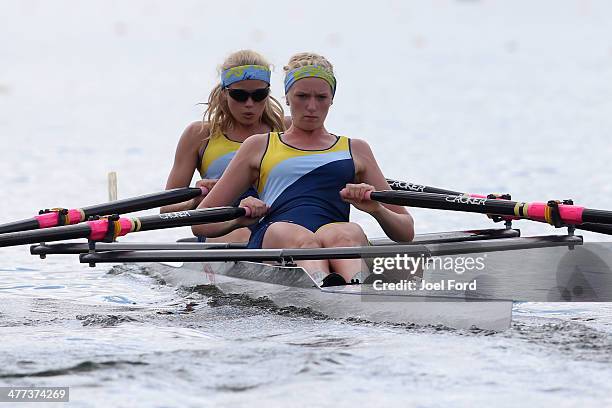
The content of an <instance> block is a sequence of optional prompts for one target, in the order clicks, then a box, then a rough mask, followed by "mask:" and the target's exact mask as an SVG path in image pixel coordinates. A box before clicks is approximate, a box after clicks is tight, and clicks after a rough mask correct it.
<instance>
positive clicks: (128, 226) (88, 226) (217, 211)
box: [0, 207, 249, 247]
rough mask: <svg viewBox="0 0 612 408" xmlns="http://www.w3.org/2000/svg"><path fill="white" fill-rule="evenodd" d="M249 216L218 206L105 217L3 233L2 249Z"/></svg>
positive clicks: (246, 211)
mask: <svg viewBox="0 0 612 408" xmlns="http://www.w3.org/2000/svg"><path fill="white" fill-rule="evenodd" d="M248 215H249V209H248V208H242V207H218V208H207V209H203V210H191V211H179V212H175V213H165V214H155V215H149V216H144V217H134V218H119V219H117V220H110V219H107V218H104V219H100V220H95V221H87V222H84V223H81V224H76V225H64V226H60V227H51V228H45V229H41V230H34V231H18V232H9V233H6V234H0V247H6V246H15V245H26V244H35V243H39V242H53V241H61V240H65V239H75V238H88V239H90V240H93V241H101V240H105V239H112V238H116V237H120V236H124V235H126V234H129V233H130V232H137V231H151V230H156V229H162V228H174V227H183V226H189V225H196V224H208V223H213V222H222V221H229V220H233V219H236V218H240V217H243V216H248ZM111 227H112V228H113V230H111V231H110V232H109V228H111Z"/></svg>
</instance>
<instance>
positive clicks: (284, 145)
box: [192, 53, 414, 284]
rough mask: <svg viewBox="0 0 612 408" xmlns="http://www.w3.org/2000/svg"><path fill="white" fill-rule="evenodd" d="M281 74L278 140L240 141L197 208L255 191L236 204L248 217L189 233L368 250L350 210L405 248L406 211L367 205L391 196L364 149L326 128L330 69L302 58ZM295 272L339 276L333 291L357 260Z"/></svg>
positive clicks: (263, 243) (408, 233)
mask: <svg viewBox="0 0 612 408" xmlns="http://www.w3.org/2000/svg"><path fill="white" fill-rule="evenodd" d="M284 70H285V73H286V76H285V95H286V98H287V105H289V107H290V108H291V118H292V125H291V127H290V128H289V130H287V131H286V132H284V133H279V132H270V133H265V134H258V135H254V136H251V137H250V138H249V139H248V140H246V141H245V142H244V143H243V145H242V146H241V148H240V149H239V150H238V153H237V154H236V156H235V157H234V159H233V160H232V162H231V163H230V165H229V166H228V168H227V170H226V172H225V173H224V175H223V177H221V179H220V180H219V182H218V183H217V185H216V186H215V188H214V189H213V190H212V191H211V193H210V194H208V196H206V197H205V198H204V200H203V201H202V203H201V204H200V206H199V207H200V208H206V207H217V206H223V205H228V204H230V203H232V202H234V201H235V200H236V199H237V198H238V197H239V196H240V193H241V192H242V191H244V190H245V189H247V188H249V187H250V186H256V188H257V192H258V194H259V199H258V198H255V197H247V198H244V199H243V200H242V201H241V202H240V206H243V207H248V208H249V209H250V210H251V214H250V217H242V218H239V219H237V220H234V221H231V222H228V223H223V224H207V225H198V226H194V227H192V229H193V231H194V233H196V234H202V233H203V234H206V235H207V236H215V235H220V234H225V233H227V231H228V230H229V229H231V228H241V227H244V226H247V225H253V227H252V234H251V237H250V240H249V247H251V248H319V247H340V246H358V245H367V244H368V241H367V238H366V235H365V233H364V232H363V230H362V229H361V227H360V226H359V225H357V224H355V223H352V222H349V209H350V206H349V204H352V205H353V206H355V207H356V208H357V209H359V210H362V211H365V212H367V213H369V214H371V215H372V216H373V217H374V218H376V220H377V221H378V223H379V224H380V226H381V227H382V228H383V230H384V231H385V233H386V234H387V235H388V236H389V237H390V238H391V239H393V240H395V241H411V240H412V239H413V237H414V225H413V220H412V217H411V216H410V214H409V213H408V212H407V211H406V209H405V208H404V207H400V206H394V205H386V204H381V203H379V202H376V201H371V200H370V199H369V198H368V197H369V196H368V195H367V194H366V193H367V192H369V191H373V190H375V189H377V190H386V189H390V187H389V185H388V184H387V182H386V180H385V177H384V176H383V174H382V172H381V170H380V168H379V166H378V164H377V162H376V159H375V158H374V155H373V154H372V151H371V150H370V147H369V145H368V144H367V143H366V142H365V141H363V140H359V139H349V138H348V137H345V136H336V135H335V134H332V133H329V132H328V131H327V130H326V129H325V126H324V124H325V118H326V116H327V113H328V111H329V108H330V106H331V105H332V103H333V98H334V94H335V91H336V79H335V77H334V74H333V67H332V65H331V64H330V63H329V61H327V59H325V58H324V57H322V56H320V55H317V54H312V53H300V54H296V55H294V56H293V57H291V59H290V60H289V63H288V65H287V66H286V67H285V68H284ZM262 217H263V218H262ZM260 218H261V220H259V219H260ZM258 221H259V222H258ZM300 265H301V266H303V267H304V268H306V269H309V270H313V271H323V272H326V273H328V274H330V273H331V272H335V273H333V274H330V275H328V277H331V276H333V277H334V279H337V278H338V275H337V274H339V275H340V276H341V277H342V278H343V280H341V281H342V282H338V283H336V284H342V283H343V282H344V281H348V280H350V279H351V278H352V277H353V276H354V275H355V274H356V273H357V272H359V271H360V270H361V261H360V260H358V259H357V260H355V259H352V260H347V259H331V260H316V261H303V262H300Z"/></svg>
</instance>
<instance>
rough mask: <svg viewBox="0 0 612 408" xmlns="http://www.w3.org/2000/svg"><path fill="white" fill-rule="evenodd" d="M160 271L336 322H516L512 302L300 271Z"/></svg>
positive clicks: (199, 267) (240, 266) (234, 265)
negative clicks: (345, 281)
mask: <svg viewBox="0 0 612 408" xmlns="http://www.w3.org/2000/svg"><path fill="white" fill-rule="evenodd" d="M158 265H159V266H156V268H155V270H156V271H158V272H159V273H160V275H161V277H162V278H163V279H164V280H165V281H166V282H167V283H168V284H170V285H174V286H196V285H209V284H212V285H215V286H216V287H217V288H219V289H220V290H221V291H223V292H224V293H227V294H242V295H247V296H249V297H252V298H254V299H257V298H261V297H266V298H268V299H270V300H271V301H272V302H274V304H276V305H277V306H279V307H289V306H293V307H300V308H309V309H311V310H313V311H315V312H319V313H322V314H325V315H326V316H329V317H331V318H341V319H343V318H355V319H363V320H366V321H371V322H386V323H400V324H410V323H414V324H418V325H443V326H447V327H451V328H457V329H469V328H473V327H477V328H479V329H485V330H495V331H500V330H505V329H507V328H508V327H510V324H511V320H512V301H510V300H498V301H497V300H496V301H491V300H486V301H485V300H474V299H466V298H464V297H460V296H457V297H447V296H435V295H428V294H423V293H422V292H421V293H418V294H415V293H409V292H405V291H390V290H386V291H383V290H374V289H373V288H372V286H371V285H347V286H336V287H327V288H321V287H319V285H318V284H317V282H320V278H321V277H320V276H311V275H309V274H308V273H307V272H306V271H305V270H304V269H302V268H299V267H287V266H274V265H267V264H262V263H255V262H210V263H185V264H184V265H182V266H180V267H177V266H169V265H162V264H158Z"/></svg>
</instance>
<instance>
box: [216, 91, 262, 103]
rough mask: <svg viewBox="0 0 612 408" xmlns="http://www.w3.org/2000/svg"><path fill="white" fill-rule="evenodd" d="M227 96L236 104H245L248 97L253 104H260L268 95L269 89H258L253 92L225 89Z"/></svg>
mask: <svg viewBox="0 0 612 408" xmlns="http://www.w3.org/2000/svg"><path fill="white" fill-rule="evenodd" d="M226 89H227V93H229V96H230V97H231V98H232V99H233V100H235V101H236V102H246V101H247V100H248V99H249V97H250V98H251V99H252V100H253V102H261V101H263V100H264V99H266V98H267V97H268V95H269V94H270V88H259V89H256V90H254V91H253V92H249V91H245V90H244V89H232V88H226Z"/></svg>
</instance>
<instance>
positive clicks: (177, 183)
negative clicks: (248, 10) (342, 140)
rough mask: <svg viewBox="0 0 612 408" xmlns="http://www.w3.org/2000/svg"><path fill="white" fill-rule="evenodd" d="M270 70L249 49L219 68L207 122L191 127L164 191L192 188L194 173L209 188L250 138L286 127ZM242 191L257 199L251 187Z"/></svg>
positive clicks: (244, 237)
mask: <svg viewBox="0 0 612 408" xmlns="http://www.w3.org/2000/svg"><path fill="white" fill-rule="evenodd" d="M269 66H270V64H269V63H268V62H267V61H266V60H265V59H264V58H263V57H262V56H261V55H259V54H258V53H256V52H254V51H251V50H241V51H237V52H235V53H233V54H231V55H230V56H229V57H227V59H226V60H225V62H224V63H223V65H222V66H221V69H220V70H221V81H220V83H219V84H218V85H216V86H215V87H214V88H213V90H212V91H211V93H210V95H209V97H208V103H207V105H208V107H207V109H206V111H205V112H204V117H203V119H202V120H200V121H197V122H194V123H191V124H190V125H189V126H187V128H186V129H185V131H184V132H183V135H182V136H181V138H180V140H179V142H178V145H177V147H176V153H175V156H174V164H173V166H172V170H171V171H170V175H169V176H168V181H167V182H166V190H169V189H173V188H179V187H187V186H189V184H190V183H191V179H192V177H193V174H194V172H195V171H196V170H197V171H198V172H199V173H200V176H201V177H202V180H199V181H198V182H197V183H196V187H206V188H207V189H208V190H210V189H211V188H212V187H213V186H214V185H215V183H216V181H217V180H218V179H219V178H220V177H221V174H223V172H224V171H225V168H226V167H227V165H228V163H229V162H230V159H231V158H232V157H233V156H234V155H235V153H236V151H237V150H238V148H239V147H240V145H241V144H242V142H244V141H245V140H246V138H248V137H249V136H251V135H253V134H256V133H266V132H269V131H271V130H276V131H280V130H284V129H285V123H284V118H283V108H282V106H281V105H280V103H279V102H278V101H277V100H276V99H274V98H273V97H272V96H270V68H269ZM289 123H290V122H289ZM245 191H246V193H245ZM242 193H244V195H248V194H251V195H256V191H255V190H254V189H252V188H251V189H248V191H247V188H245V189H244V190H243V191H242ZM203 198H204V196H200V197H196V198H194V199H191V200H189V201H186V202H183V203H179V204H174V205H168V206H165V207H162V208H161V212H162V213H163V212H173V211H183V210H191V209H194V208H196V207H197V206H198V204H200V202H201V201H202V199H203ZM249 235H250V232H249V230H248V229H247V228H240V229H237V230H234V231H232V232H231V233H230V234H229V235H227V236H224V237H221V238H219V240H223V241H227V242H246V241H248V240H249Z"/></svg>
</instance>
